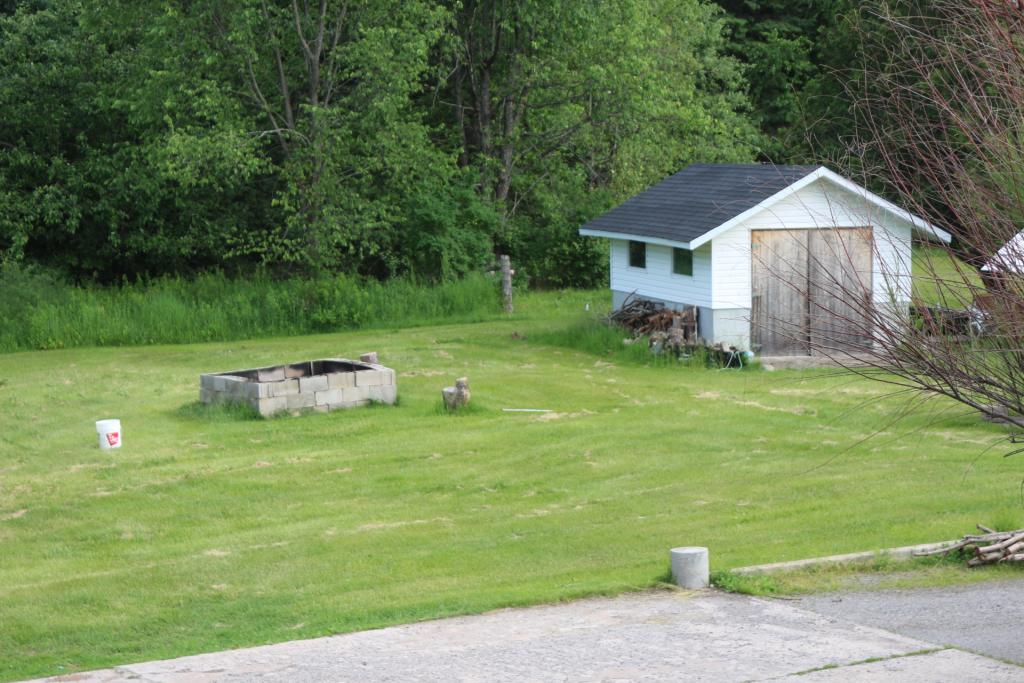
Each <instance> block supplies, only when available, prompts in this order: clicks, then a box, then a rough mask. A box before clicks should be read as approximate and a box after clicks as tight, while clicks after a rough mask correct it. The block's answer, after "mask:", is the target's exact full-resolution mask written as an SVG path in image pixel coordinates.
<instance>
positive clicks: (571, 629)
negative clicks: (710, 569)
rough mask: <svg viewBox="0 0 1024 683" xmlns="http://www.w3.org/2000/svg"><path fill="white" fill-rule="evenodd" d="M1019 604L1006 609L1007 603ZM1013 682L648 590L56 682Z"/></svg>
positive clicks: (835, 627)
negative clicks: (1009, 605)
mask: <svg viewBox="0 0 1024 683" xmlns="http://www.w3.org/2000/svg"><path fill="white" fill-rule="evenodd" d="M1015 613H1016V614H1019V613H1020V612H1019V611H1015ZM790 678H792V679H794V680H799V681H803V682H807V683H810V682H814V681H879V680H899V681H961V682H962V681H1024V669H1022V668H1019V667H1017V666H1014V665H1012V664H1007V663H1003V662H999V661H996V660H994V659H990V658H987V657H983V656H980V655H977V654H972V653H969V652H965V651H962V650H958V649H954V648H949V647H945V646H943V645H936V644H934V643H933V642H930V641H926V640H918V639H916V638H912V637H909V636H906V635H898V634H896V633H892V632H890V631H886V630H882V629H879V628H875V627H872V626H862V625H858V624H855V623H852V622H850V621H846V620H844V619H839V618H836V617H834V616H831V615H823V614H819V613H815V612H812V611H808V610H806V609H801V608H800V607H797V606H795V605H794V604H793V603H792V602H790V601H779V600H763V599H758V598H751V597H747V596H740V595H730V594H726V593H720V592H717V591H700V592H668V591H659V592H647V593H639V594H632V595H625V596H620V597H617V598H597V599H589V600H580V601H577V602H572V603H565V604H560V605H548V606H541V607H532V608H525V609H507V610H499V611H496V612H490V613H488V614H483V615H479V616H472V617H458V618H453V619H440V620H437V621H428V622H422V623H419V624H409V625H405V626H396V627H392V628H386V629H380V630H376V631H364V632H360V633H351V634H347V635H341V636H333V637H329V638H319V639H315V640H305V641H296V642H290V643H280V644H277V645H268V646H263V647H254V648H248V649H244V650H233V651H228V652H216V653H210V654H204V655H196V656H191V657H182V658H179V659H172V660H166V661H160V662H149V663H145V664H133V665H128V666H122V667H117V668H115V669H108V670H104V671H96V672H91V673H84V674H72V675H69V676H64V677H61V678H57V679H51V680H64V681H70V680H73V681H80V682H85V683H100V682H103V683H107V682H110V681H135V682H139V681H143V682H161V683H184V682H186V681H188V682H189V683H192V682H197V683H198V682H204V683H205V682H208V681H231V682H234V681H257V680H258V681H288V682H289V683H292V682H303V681H325V682H326V681H330V682H332V683H333V682H342V681H353V682H355V681H359V682H360V683H362V682H365V681H402V682H405V681H488V682H492V681H765V680H778V679H790Z"/></svg>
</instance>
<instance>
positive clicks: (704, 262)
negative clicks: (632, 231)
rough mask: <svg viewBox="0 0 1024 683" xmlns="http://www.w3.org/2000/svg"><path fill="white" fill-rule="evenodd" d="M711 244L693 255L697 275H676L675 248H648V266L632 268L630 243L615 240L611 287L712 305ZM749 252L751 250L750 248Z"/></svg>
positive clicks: (620, 290) (653, 297) (659, 297)
mask: <svg viewBox="0 0 1024 683" xmlns="http://www.w3.org/2000/svg"><path fill="white" fill-rule="evenodd" d="M711 249H712V247H711V245H710V244H705V245H703V246H702V247H700V248H699V249H697V250H695V251H694V252H693V275H692V276H689V275H676V274H675V273H673V272H672V247H666V246H662V245H660V244H648V245H647V267H646V268H633V267H632V266H630V265H629V242H628V241H627V240H612V241H611V264H610V266H611V288H612V289H613V290H616V291H619V292H626V293H629V292H632V291H634V290H635V291H636V293H637V295H639V296H643V297H649V298H651V299H660V300H662V301H672V302H677V303H684V304H689V305H691V306H711ZM748 251H749V247H748Z"/></svg>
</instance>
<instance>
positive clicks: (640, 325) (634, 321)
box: [608, 294, 697, 343]
mask: <svg viewBox="0 0 1024 683" xmlns="http://www.w3.org/2000/svg"><path fill="white" fill-rule="evenodd" d="M608 321H609V322H611V323H614V324H616V325H618V326H619V327H624V328H626V329H627V330H629V331H630V332H632V333H633V336H634V337H639V336H642V335H651V334H655V333H659V332H660V333H666V334H667V333H669V332H672V331H674V330H678V331H679V332H677V333H676V336H679V335H681V336H682V340H681V341H686V342H689V343H695V342H696V340H697V309H696V308H695V307H690V308H686V309H683V310H681V311H676V310H673V309H671V308H668V307H666V306H665V304H661V303H658V302H656V301H650V300H648V299H641V298H639V297H637V296H635V295H634V294H630V295H629V296H628V297H626V300H625V301H623V302H622V306H621V307H619V309H618V310H616V311H612V312H611V314H609V316H608Z"/></svg>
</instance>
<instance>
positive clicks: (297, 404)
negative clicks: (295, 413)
mask: <svg viewBox="0 0 1024 683" xmlns="http://www.w3.org/2000/svg"><path fill="white" fill-rule="evenodd" d="M285 400H286V402H287V405H288V410H301V409H303V408H312V407H313V406H314V405H315V404H316V394H314V393H313V392H309V393H305V394H302V393H299V394H291V395H290V396H285Z"/></svg>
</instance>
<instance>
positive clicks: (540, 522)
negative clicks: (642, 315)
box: [0, 294, 1020, 680]
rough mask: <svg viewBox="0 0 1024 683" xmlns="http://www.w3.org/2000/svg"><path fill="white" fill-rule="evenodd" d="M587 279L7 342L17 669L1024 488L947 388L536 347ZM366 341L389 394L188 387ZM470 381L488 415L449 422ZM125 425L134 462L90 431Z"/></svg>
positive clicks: (578, 304) (9, 619)
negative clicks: (288, 404)
mask: <svg viewBox="0 0 1024 683" xmlns="http://www.w3.org/2000/svg"><path fill="white" fill-rule="evenodd" d="M573 296H575V298H573ZM592 296H593V295H592V294H578V295H571V296H569V297H561V298H559V296H558V295H554V294H552V295H546V296H533V297H530V298H527V299H525V300H524V301H523V304H522V306H521V307H520V308H521V310H522V311H523V312H522V313H517V315H516V316H515V317H513V318H512V319H509V320H500V321H493V322H486V323H478V324H467V325H443V326H435V327H421V328H415V329H410V330H377V331H363V332H357V333H349V334H338V335H317V336H307V337H296V338H289V339H271V340H265V341H249V342H243V343H235V344H208V345H196V346H155V347H146V348H123V349H77V350H69V351H57V352H45V353H19V354H11V355H5V356H0V381H2V386H0V400H2V401H4V405H5V409H4V411H3V413H0V449H2V451H0V678H3V679H5V680H11V679H17V678H22V677H27V676H35V675H44V674H56V673H68V672H71V671H75V670H80V669H83V668H95V667H100V666H107V665H113V664H118V663H124V662H130V661H139V660H145V659H152V658H159V657H170V656H175V655H182V654H188V653H193V652H204V651H210V650H216V649H222V648H227V647H239V646H244V645H250V644H256V643H265V642H276V641H282V640H290V639H295V638H305V637H311V636H316V635H323V634H327V633H336V632H343V631H349V630H354V629H363V628H372V627H376V626H381V625H385V624H391V623H398V622H403V621H412V620H417V619H425V618H432V617H437V616H444V615H449V614H457V613H466V612H476V611H482V610H486V609H490V608H494V607H499V606H503V605H517V604H530V603H536V602H545V601H552V600H560V599H568V598H572V597H578V596H582V595H588V594H594V593H614V592H617V591H623V590H630V589H635V588H642V587H645V586H651V585H654V584H656V583H657V582H658V581H659V580H661V579H662V578H664V575H665V572H666V569H667V562H666V553H667V549H668V548H669V547H671V546H674V545H681V544H700V545H707V546H709V547H710V548H711V553H712V563H713V566H714V568H715V569H723V568H728V567H733V566H739V565H746V564H756V563H761V562H771V561H780V560H786V559H795V558H800V557H808V556H816V555H825V554H831V553H840V552H850V551H856V550H864V549H871V548H880V547H885V546H893V545H905V544H910V543H917V542H926V541H935V540H941V539H945V538H952V537H955V536H958V535H960V534H962V533H964V532H965V531H966V530H968V529H970V528H971V527H973V525H974V524H975V523H976V522H984V521H985V520H987V519H991V518H993V517H997V516H1002V517H1005V516H1006V514H1007V511H1008V510H1010V511H1012V510H1013V509H1014V506H1015V505H1017V501H1018V495H1019V490H1018V484H1019V479H1020V477H1019V474H1018V467H1017V463H1016V462H1015V461H1013V460H1012V459H1009V460H1007V459H1003V458H1001V457H998V451H994V452H991V453H989V454H986V455H980V454H981V452H982V451H983V449H984V448H985V447H986V446H987V445H988V444H991V443H993V442H995V441H997V440H998V439H1000V438H1001V437H1002V436H1003V435H1004V434H1005V432H1004V431H1003V429H1002V428H1001V427H998V426H995V425H991V424H987V423H984V422H982V421H980V420H978V419H976V418H973V417H964V416H957V415H955V414H948V415H941V414H937V412H936V411H937V410H938V409H940V408H942V407H943V406H942V405H940V404H935V406H934V407H933V408H932V409H931V410H927V411H924V412H919V413H915V414H912V415H910V416H909V417H907V418H905V419H903V420H902V421H899V422H897V423H895V424H890V423H891V422H892V419H893V417H894V415H895V414H896V413H898V411H900V410H901V409H902V406H903V399H900V398H891V397H886V394H887V393H888V392H889V391H890V390H889V389H888V388H886V387H885V386H884V385H880V384H874V383H870V382H867V381H864V380H859V379H855V378H850V377H840V376H829V377H825V376H822V375H821V373H814V372H791V371H784V372H774V373H768V372H761V371H744V372H737V371H733V370H729V371H718V370H704V369H680V368H665V367H645V366H644V365H642V364H628V363H617V362H614V361H609V359H608V358H603V357H600V356H595V355H592V354H587V353H582V352H578V351H575V350H573V349H571V348H563V347H557V346H550V345H546V344H543V343H541V342H540V340H541V339H542V335H543V333H544V332H545V331H549V330H552V329H560V328H563V327H566V326H568V325H570V324H572V323H573V322H574V321H576V320H578V319H579V318H580V317H581V316H583V315H584V313H583V310H582V308H583V306H582V302H583V301H584V300H585V298H587V297H592ZM523 337H525V339H523ZM368 350H377V351H378V352H379V353H380V355H381V359H382V362H384V363H385V364H387V365H390V366H392V367H394V368H395V369H396V370H397V371H398V373H399V378H398V381H399V395H400V403H399V405H398V406H396V407H373V408H369V409H363V410H353V411H349V412H343V413H331V414H327V415H319V414H315V415H304V416H302V417H300V418H291V417H285V418H280V419H273V420H267V421H262V420H247V419H243V418H242V417H240V416H239V415H236V414H233V413H231V412H230V411H227V412H225V411H220V412H218V411H204V410H202V409H198V408H197V407H196V406H194V405H193V403H194V400H195V396H196V393H197V385H198V374H199V373H200V372H208V371H218V370H227V369H233V368H239V367H249V366H257V365H261V364H271V363H279V362H282V361H296V360H302V359H309V358H318V357H329V356H339V355H347V356H354V355H357V354H358V353H360V352H364V351H368ZM461 375H466V376H468V377H469V378H470V385H471V390H472V392H473V408H472V410H470V411H469V412H467V413H466V414H464V415H459V416H448V415H445V414H444V413H443V412H442V411H441V410H439V403H440V388H441V387H442V386H445V385H447V384H451V383H452V382H453V380H454V379H455V378H456V377H458V376H461ZM506 407H508V408H546V409H550V410H552V411H554V412H552V413H546V414H536V413H506V412H502V408H506ZM955 412H956V411H953V413H955ZM107 417H117V418H119V419H121V420H122V423H123V425H124V440H125V447H124V448H122V449H120V450H118V451H106V452H100V451H99V450H98V449H97V448H96V446H95V438H96V437H95V433H94V430H93V422H94V421H95V420H96V419H100V418H107ZM879 431H881V432H883V433H882V434H880V435H876V432H879ZM873 435H874V436H873ZM867 437H871V438H867ZM864 439H867V440H866V441H864ZM862 441H863V443H862ZM979 455H980V457H979Z"/></svg>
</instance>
